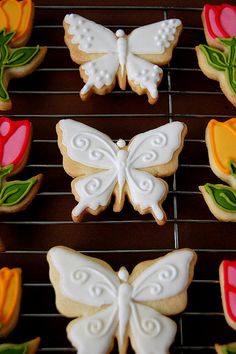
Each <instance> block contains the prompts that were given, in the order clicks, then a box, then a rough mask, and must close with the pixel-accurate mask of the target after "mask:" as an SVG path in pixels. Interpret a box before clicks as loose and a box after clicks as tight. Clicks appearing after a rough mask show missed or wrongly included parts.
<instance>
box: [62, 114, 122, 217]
mask: <svg viewBox="0 0 236 354" xmlns="http://www.w3.org/2000/svg"><path fill="white" fill-rule="evenodd" d="M57 132H58V139H59V147H60V149H61V152H62V154H63V165H64V168H65V170H66V172H67V173H68V174H69V175H71V176H72V177H77V178H76V180H75V181H73V184H72V192H73V194H74V195H75V198H76V200H77V201H79V204H78V206H77V207H76V208H75V209H74V210H73V212H72V217H73V219H74V221H79V220H80V219H81V218H82V216H83V212H85V211H86V210H88V209H89V210H90V212H91V213H93V214H94V215H96V214H98V212H100V211H101V210H100V209H98V208H99V206H102V207H105V205H107V204H108V203H109V200H110V198H111V195H112V192H113V189H114V186H115V184H116V181H117V171H116V168H115V165H116V159H117V152H118V150H119V148H118V147H117V145H116V144H114V143H113V142H112V140H111V139H110V138H109V137H108V136H107V135H105V134H103V133H101V132H99V131H98V130H96V129H94V128H91V127H89V126H87V125H85V124H82V123H79V122H76V121H73V120H70V119H67V120H61V121H60V122H59V123H58V126H57ZM102 169H105V170H106V171H101V170H102Z"/></svg>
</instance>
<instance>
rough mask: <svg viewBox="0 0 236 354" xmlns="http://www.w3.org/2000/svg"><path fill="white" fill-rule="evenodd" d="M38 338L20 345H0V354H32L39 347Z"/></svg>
mask: <svg viewBox="0 0 236 354" xmlns="http://www.w3.org/2000/svg"><path fill="white" fill-rule="evenodd" d="M39 342H40V338H39V337H37V338H35V339H32V340H31V341H29V342H25V343H22V344H10V343H7V344H0V354H34V353H36V351H37V349H38V346H39Z"/></svg>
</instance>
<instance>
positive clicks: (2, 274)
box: [0, 267, 21, 337]
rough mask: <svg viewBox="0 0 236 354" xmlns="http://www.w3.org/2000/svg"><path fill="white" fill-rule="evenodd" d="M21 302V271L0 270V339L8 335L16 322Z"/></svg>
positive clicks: (17, 269) (15, 269) (14, 269)
mask: <svg viewBox="0 0 236 354" xmlns="http://www.w3.org/2000/svg"><path fill="white" fill-rule="evenodd" d="M20 300H21V269H20V268H13V269H9V268H6V267H4V268H2V269H0V337H5V336H7V335H8V333H10V332H11V331H12V330H13V329H14V327H15V325H16V322H17V320H18V316H19V310H20Z"/></svg>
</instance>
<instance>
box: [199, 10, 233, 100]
mask: <svg viewBox="0 0 236 354" xmlns="http://www.w3.org/2000/svg"><path fill="white" fill-rule="evenodd" d="M202 21H203V25H204V31H205V36H206V41H207V43H208V45H209V46H207V45H205V44H200V45H199V46H197V47H196V52H197V57H198V64H199V66H200V68H201V70H202V71H203V73H204V74H205V75H206V76H207V77H209V78H210V79H213V80H217V81H219V83H220V87H221V90H222V91H223V93H224V94H225V96H226V97H227V98H228V100H229V101H230V102H231V103H232V104H233V105H235V106H236V54H235V53H236V6H231V5H227V4H224V5H208V4H207V5H205V6H204V9H203V12H202Z"/></svg>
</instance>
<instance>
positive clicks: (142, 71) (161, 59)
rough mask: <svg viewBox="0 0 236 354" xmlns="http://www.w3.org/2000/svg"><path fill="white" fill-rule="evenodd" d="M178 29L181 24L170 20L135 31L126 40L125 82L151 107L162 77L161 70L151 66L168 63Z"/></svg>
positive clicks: (176, 38) (156, 96)
mask: <svg viewBox="0 0 236 354" xmlns="http://www.w3.org/2000/svg"><path fill="white" fill-rule="evenodd" d="M181 29H182V24H181V21H180V20H178V19H171V20H165V21H161V22H156V23H153V24H150V25H147V26H143V27H139V28H137V29H135V30H134V31H132V32H131V34H130V35H129V36H128V48H129V54H128V57H127V64H126V69H127V77H128V82H129V84H130V86H131V87H132V89H133V91H135V92H137V93H138V94H139V95H142V94H145V93H146V94H147V95H148V101H149V103H151V104H153V103H155V102H156V101H157V99H158V91H157V87H158V85H159V84H160V82H161V80H162V76H163V72H162V69H161V68H160V67H159V66H157V65H153V64H152V63H154V64H159V65H165V64H167V63H168V62H169V61H170V60H171V57H172V52H173V48H174V47H175V46H176V44H177V41H178V37H179V34H180V32H181Z"/></svg>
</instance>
